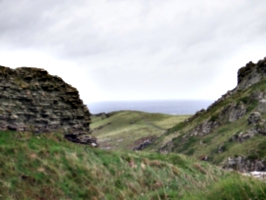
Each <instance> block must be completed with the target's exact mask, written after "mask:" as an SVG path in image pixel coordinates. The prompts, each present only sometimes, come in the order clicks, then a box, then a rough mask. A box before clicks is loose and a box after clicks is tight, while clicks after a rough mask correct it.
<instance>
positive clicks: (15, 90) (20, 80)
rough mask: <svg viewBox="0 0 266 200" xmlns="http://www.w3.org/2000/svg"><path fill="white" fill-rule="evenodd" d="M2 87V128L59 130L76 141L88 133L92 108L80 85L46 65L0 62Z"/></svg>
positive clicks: (36, 132) (0, 107) (0, 83)
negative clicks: (81, 94)
mask: <svg viewBox="0 0 266 200" xmlns="http://www.w3.org/2000/svg"><path fill="white" fill-rule="evenodd" d="M0 90H1V93H0V130H2V131H3V130H14V131H31V132H33V133H35V134H38V133H44V132H52V131H59V130H60V131H62V132H64V133H65V134H72V135H76V141H78V140H77V138H78V137H79V136H82V135H87V134H88V133H89V125H90V112H89V110H88V108H87V107H86V106H85V105H84V104H83V101H82V100H81V99H80V97H79V93H78V91H77V89H76V88H74V87H72V86H71V85H69V84H67V83H65V82H64V81H63V80H62V79H61V78H60V77H58V76H52V75H50V74H48V72H47V71H46V70H44V69H38V68H28V67H20V68H16V69H11V68H8V67H4V66H0ZM88 141H89V140H88ZM94 143H95V141H94Z"/></svg>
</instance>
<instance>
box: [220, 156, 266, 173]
mask: <svg viewBox="0 0 266 200" xmlns="http://www.w3.org/2000/svg"><path fill="white" fill-rule="evenodd" d="M223 168H224V169H232V170H237V171H240V172H251V171H264V170H265V169H266V163H265V160H259V159H250V158H247V157H244V156H238V157H235V158H228V159H227V160H225V161H224V163H223Z"/></svg>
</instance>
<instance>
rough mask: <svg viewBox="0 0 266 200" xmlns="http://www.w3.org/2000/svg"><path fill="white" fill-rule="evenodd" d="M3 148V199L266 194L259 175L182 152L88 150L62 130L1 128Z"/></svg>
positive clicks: (0, 182)
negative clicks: (230, 169) (231, 169)
mask: <svg viewBox="0 0 266 200" xmlns="http://www.w3.org/2000/svg"><path fill="white" fill-rule="evenodd" d="M7 141H8V142H7ZM0 150H1V154H0V164H1V168H0V176H1V178H0V199H8V200H15V199H20V200H31V199H33V200H35V199H49V200H53V199H64V200H66V199H92V200H96V199H102V200H111V199H113V200H117V199H121V200H122V199H142V200H145V199H146V200H150V199H154V200H156V199H187V200H191V199H199V200H203V199H210V200H212V199H217V200H219V199H239V200H240V199H241V200H243V199H265V198H266V195H265V194H266V187H265V184H264V182H262V181H260V180H255V179H252V178H246V177H244V176H241V175H239V174H237V173H229V172H225V171H223V170H221V169H219V168H217V167H214V166H211V165H209V164H208V163H206V162H200V161H198V160H196V159H191V158H187V157H185V156H182V155H177V154H168V155H160V154H151V153H146V152H114V151H104V150H100V149H97V148H87V150H85V149H84V146H82V145H78V144H74V143H71V142H69V141H67V140H65V139H64V138H63V136H62V134H58V133H50V134H41V135H34V134H32V133H29V132H24V133H18V132H11V131H9V132H0ZM221 190H222V191H223V193H221ZM203 191H204V192H203ZM220 193H221V194H220ZM217 194H219V196H217Z"/></svg>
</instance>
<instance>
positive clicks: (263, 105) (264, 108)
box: [257, 99, 266, 114]
mask: <svg viewBox="0 0 266 200" xmlns="http://www.w3.org/2000/svg"><path fill="white" fill-rule="evenodd" d="M257 110H258V111H259V112H261V113H263V114H265V113H266V99H261V100H260V101H259V105H258V108H257Z"/></svg>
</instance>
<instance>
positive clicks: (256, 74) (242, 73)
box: [237, 57, 266, 89]
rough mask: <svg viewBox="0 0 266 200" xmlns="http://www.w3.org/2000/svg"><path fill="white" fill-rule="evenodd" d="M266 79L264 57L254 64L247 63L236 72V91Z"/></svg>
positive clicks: (265, 60)
mask: <svg viewBox="0 0 266 200" xmlns="http://www.w3.org/2000/svg"><path fill="white" fill-rule="evenodd" d="M265 77H266V57H265V58H264V59H263V60H260V61H259V62H258V63H256V64H254V63H253V62H249V63H247V64H246V66H245V67H242V68H240V69H239V70H238V73H237V89H246V88H248V87H250V86H251V85H253V84H254V83H257V82H259V81H260V80H262V79H263V78H265Z"/></svg>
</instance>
